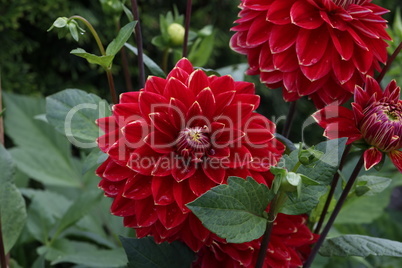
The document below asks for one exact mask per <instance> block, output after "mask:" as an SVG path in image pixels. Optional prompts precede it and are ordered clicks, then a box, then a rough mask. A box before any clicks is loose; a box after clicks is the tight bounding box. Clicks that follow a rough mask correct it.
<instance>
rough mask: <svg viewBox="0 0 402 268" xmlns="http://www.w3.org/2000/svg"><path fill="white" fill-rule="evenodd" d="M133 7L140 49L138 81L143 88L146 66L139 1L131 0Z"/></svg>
mask: <svg viewBox="0 0 402 268" xmlns="http://www.w3.org/2000/svg"><path fill="white" fill-rule="evenodd" d="M131 9H132V12H133V16H134V20H136V21H137V24H136V25H135V28H134V32H135V40H136V43H137V49H138V83H139V86H140V88H143V87H144V85H145V67H144V56H143V54H144V51H143V47H142V46H143V42H142V33H141V23H140V15H139V12H138V3H137V0H131Z"/></svg>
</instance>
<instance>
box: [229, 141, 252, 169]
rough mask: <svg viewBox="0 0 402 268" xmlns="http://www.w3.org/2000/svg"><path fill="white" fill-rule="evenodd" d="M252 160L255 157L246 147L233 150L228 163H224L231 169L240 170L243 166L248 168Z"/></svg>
mask: <svg viewBox="0 0 402 268" xmlns="http://www.w3.org/2000/svg"><path fill="white" fill-rule="evenodd" d="M252 159H253V155H252V154H251V153H250V151H249V150H248V149H247V148H246V146H241V147H240V148H239V147H235V148H231V149H230V156H229V161H228V163H226V162H223V163H224V164H225V166H227V167H230V168H240V167H243V166H246V167H248V165H249V164H250V162H251V161H252Z"/></svg>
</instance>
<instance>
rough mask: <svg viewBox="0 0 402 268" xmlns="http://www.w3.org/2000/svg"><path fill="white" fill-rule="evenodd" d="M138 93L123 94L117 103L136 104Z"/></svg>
mask: <svg viewBox="0 0 402 268" xmlns="http://www.w3.org/2000/svg"><path fill="white" fill-rule="evenodd" d="M139 96H140V92H139V91H131V92H124V93H122V94H120V101H119V103H138V97H139Z"/></svg>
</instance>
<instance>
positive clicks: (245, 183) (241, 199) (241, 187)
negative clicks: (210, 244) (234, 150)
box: [187, 177, 273, 243]
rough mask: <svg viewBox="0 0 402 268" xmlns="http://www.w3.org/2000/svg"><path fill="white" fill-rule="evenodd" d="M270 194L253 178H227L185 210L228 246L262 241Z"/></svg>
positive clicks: (271, 196)
mask: <svg viewBox="0 0 402 268" xmlns="http://www.w3.org/2000/svg"><path fill="white" fill-rule="evenodd" d="M272 198H273V193H271V191H270V190H269V189H268V187H267V186H265V185H264V184H259V183H257V182H256V181H255V180H253V179H252V178H250V177H248V178H247V179H246V180H245V179H242V178H239V177H229V179H228V184H227V185H218V186H216V187H214V188H212V189H211V190H209V191H208V192H206V193H205V194H203V195H202V196H200V197H198V198H197V199H196V200H194V201H193V202H191V203H189V204H187V206H188V207H189V208H190V209H191V210H192V211H193V212H194V214H195V215H196V216H197V217H198V218H199V219H200V220H201V221H202V223H203V224H204V226H205V227H206V228H208V229H209V230H211V231H212V232H213V233H216V234H217V235H218V236H220V237H222V238H225V239H226V240H227V241H228V242H229V243H243V242H248V241H251V240H254V239H257V238H259V237H261V236H262V235H263V233H264V231H265V228H266V223H267V220H266V218H265V215H266V214H265V209H266V208H267V205H268V203H269V202H270V201H271V199H272Z"/></svg>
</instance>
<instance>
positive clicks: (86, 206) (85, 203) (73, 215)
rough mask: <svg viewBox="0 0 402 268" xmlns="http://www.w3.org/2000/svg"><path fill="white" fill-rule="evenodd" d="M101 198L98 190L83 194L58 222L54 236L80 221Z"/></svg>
mask: <svg viewBox="0 0 402 268" xmlns="http://www.w3.org/2000/svg"><path fill="white" fill-rule="evenodd" d="M101 196H102V194H101V192H100V191H99V190H96V191H95V190H94V191H85V192H83V193H82V194H81V196H79V197H78V199H77V200H75V201H74V203H73V204H72V205H71V206H70V207H69V208H68V210H67V211H66V213H64V215H63V217H62V218H61V219H60V221H59V222H58V226H57V228H56V231H55V235H58V234H60V233H61V232H62V231H64V230H65V229H67V228H68V227H70V226H71V225H73V224H74V223H76V222H77V221H78V220H80V219H81V218H82V217H83V216H84V215H85V214H86V213H87V212H88V211H89V210H90V209H91V208H92V207H93V206H94V205H95V204H96V203H97V202H98V201H99V199H100V197H101Z"/></svg>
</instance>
